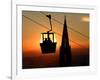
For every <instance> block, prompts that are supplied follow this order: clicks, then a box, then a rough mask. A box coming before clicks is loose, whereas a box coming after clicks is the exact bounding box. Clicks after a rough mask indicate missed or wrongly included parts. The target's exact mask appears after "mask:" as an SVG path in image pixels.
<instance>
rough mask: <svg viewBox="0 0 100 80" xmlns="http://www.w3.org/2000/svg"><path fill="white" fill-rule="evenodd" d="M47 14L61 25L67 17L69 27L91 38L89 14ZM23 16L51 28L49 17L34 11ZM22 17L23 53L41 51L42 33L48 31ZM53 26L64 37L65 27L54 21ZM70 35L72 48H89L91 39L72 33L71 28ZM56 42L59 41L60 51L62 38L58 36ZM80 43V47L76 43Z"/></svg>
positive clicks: (26, 12)
mask: <svg viewBox="0 0 100 80" xmlns="http://www.w3.org/2000/svg"><path fill="white" fill-rule="evenodd" d="M44 13H45V14H51V16H52V17H53V18H55V19H56V20H58V21H60V22H61V23H64V15H66V18H67V25H68V27H71V28H73V29H75V30H77V31H79V32H81V33H82V34H84V35H86V36H89V15H88V14H81V13H79V14H78V13H76V14H75V13H50V12H49V13H48V12H44ZM22 15H24V16H26V17H28V18H31V19H32V20H34V21H36V22H38V23H40V24H42V25H44V26H46V27H47V28H50V24H49V20H48V18H47V17H45V16H44V15H43V14H41V13H40V12H33V11H23V12H22ZM24 16H23V17H22V18H23V21H22V28H23V31H22V36H23V37H22V43H23V44H22V49H23V51H24V52H25V51H36V50H39V52H41V49H40V40H41V33H42V32H46V31H48V30H47V29H45V28H43V27H41V26H40V25H38V24H37V23H35V22H32V21H31V20H29V19H28V18H26V17H24ZM52 25H53V31H55V32H57V33H59V34H60V35H62V30H63V25H62V24H59V23H57V22H56V21H54V20H52ZM68 34H69V39H70V45H71V48H84V47H85V48H87V47H88V46H89V38H85V37H83V36H81V35H80V34H77V33H76V32H74V31H72V30H71V29H70V28H68ZM56 40H57V49H59V47H60V45H61V36H59V35H58V34H56ZM73 41H74V42H76V43H78V44H79V45H82V46H79V45H77V44H76V43H74V42H73Z"/></svg>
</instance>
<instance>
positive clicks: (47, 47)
mask: <svg viewBox="0 0 100 80" xmlns="http://www.w3.org/2000/svg"><path fill="white" fill-rule="evenodd" d="M41 39H42V40H41V43H40V47H41V51H42V53H44V54H45V53H55V51H56V41H55V40H56V39H55V33H53V32H45V33H41Z"/></svg>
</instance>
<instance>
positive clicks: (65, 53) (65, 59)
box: [59, 16, 72, 66]
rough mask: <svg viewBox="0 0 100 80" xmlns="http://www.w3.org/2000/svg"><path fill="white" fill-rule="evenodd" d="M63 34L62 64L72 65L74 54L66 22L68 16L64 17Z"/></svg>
mask: <svg viewBox="0 0 100 80" xmlns="http://www.w3.org/2000/svg"><path fill="white" fill-rule="evenodd" d="M63 26H64V27H63V34H62V43H61V47H60V61H59V62H60V66H71V64H72V55H71V48H70V45H69V37H68V30H67V23H66V16H65V17H64V25H63Z"/></svg>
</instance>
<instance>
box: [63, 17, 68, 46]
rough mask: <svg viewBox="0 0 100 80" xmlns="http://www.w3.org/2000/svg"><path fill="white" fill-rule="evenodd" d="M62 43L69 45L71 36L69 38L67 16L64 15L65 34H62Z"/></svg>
mask: <svg viewBox="0 0 100 80" xmlns="http://www.w3.org/2000/svg"><path fill="white" fill-rule="evenodd" d="M62 45H63V46H64V47H68V46H69V38H68V30H67V23H66V16H65V17H64V28H63V34H62Z"/></svg>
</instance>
